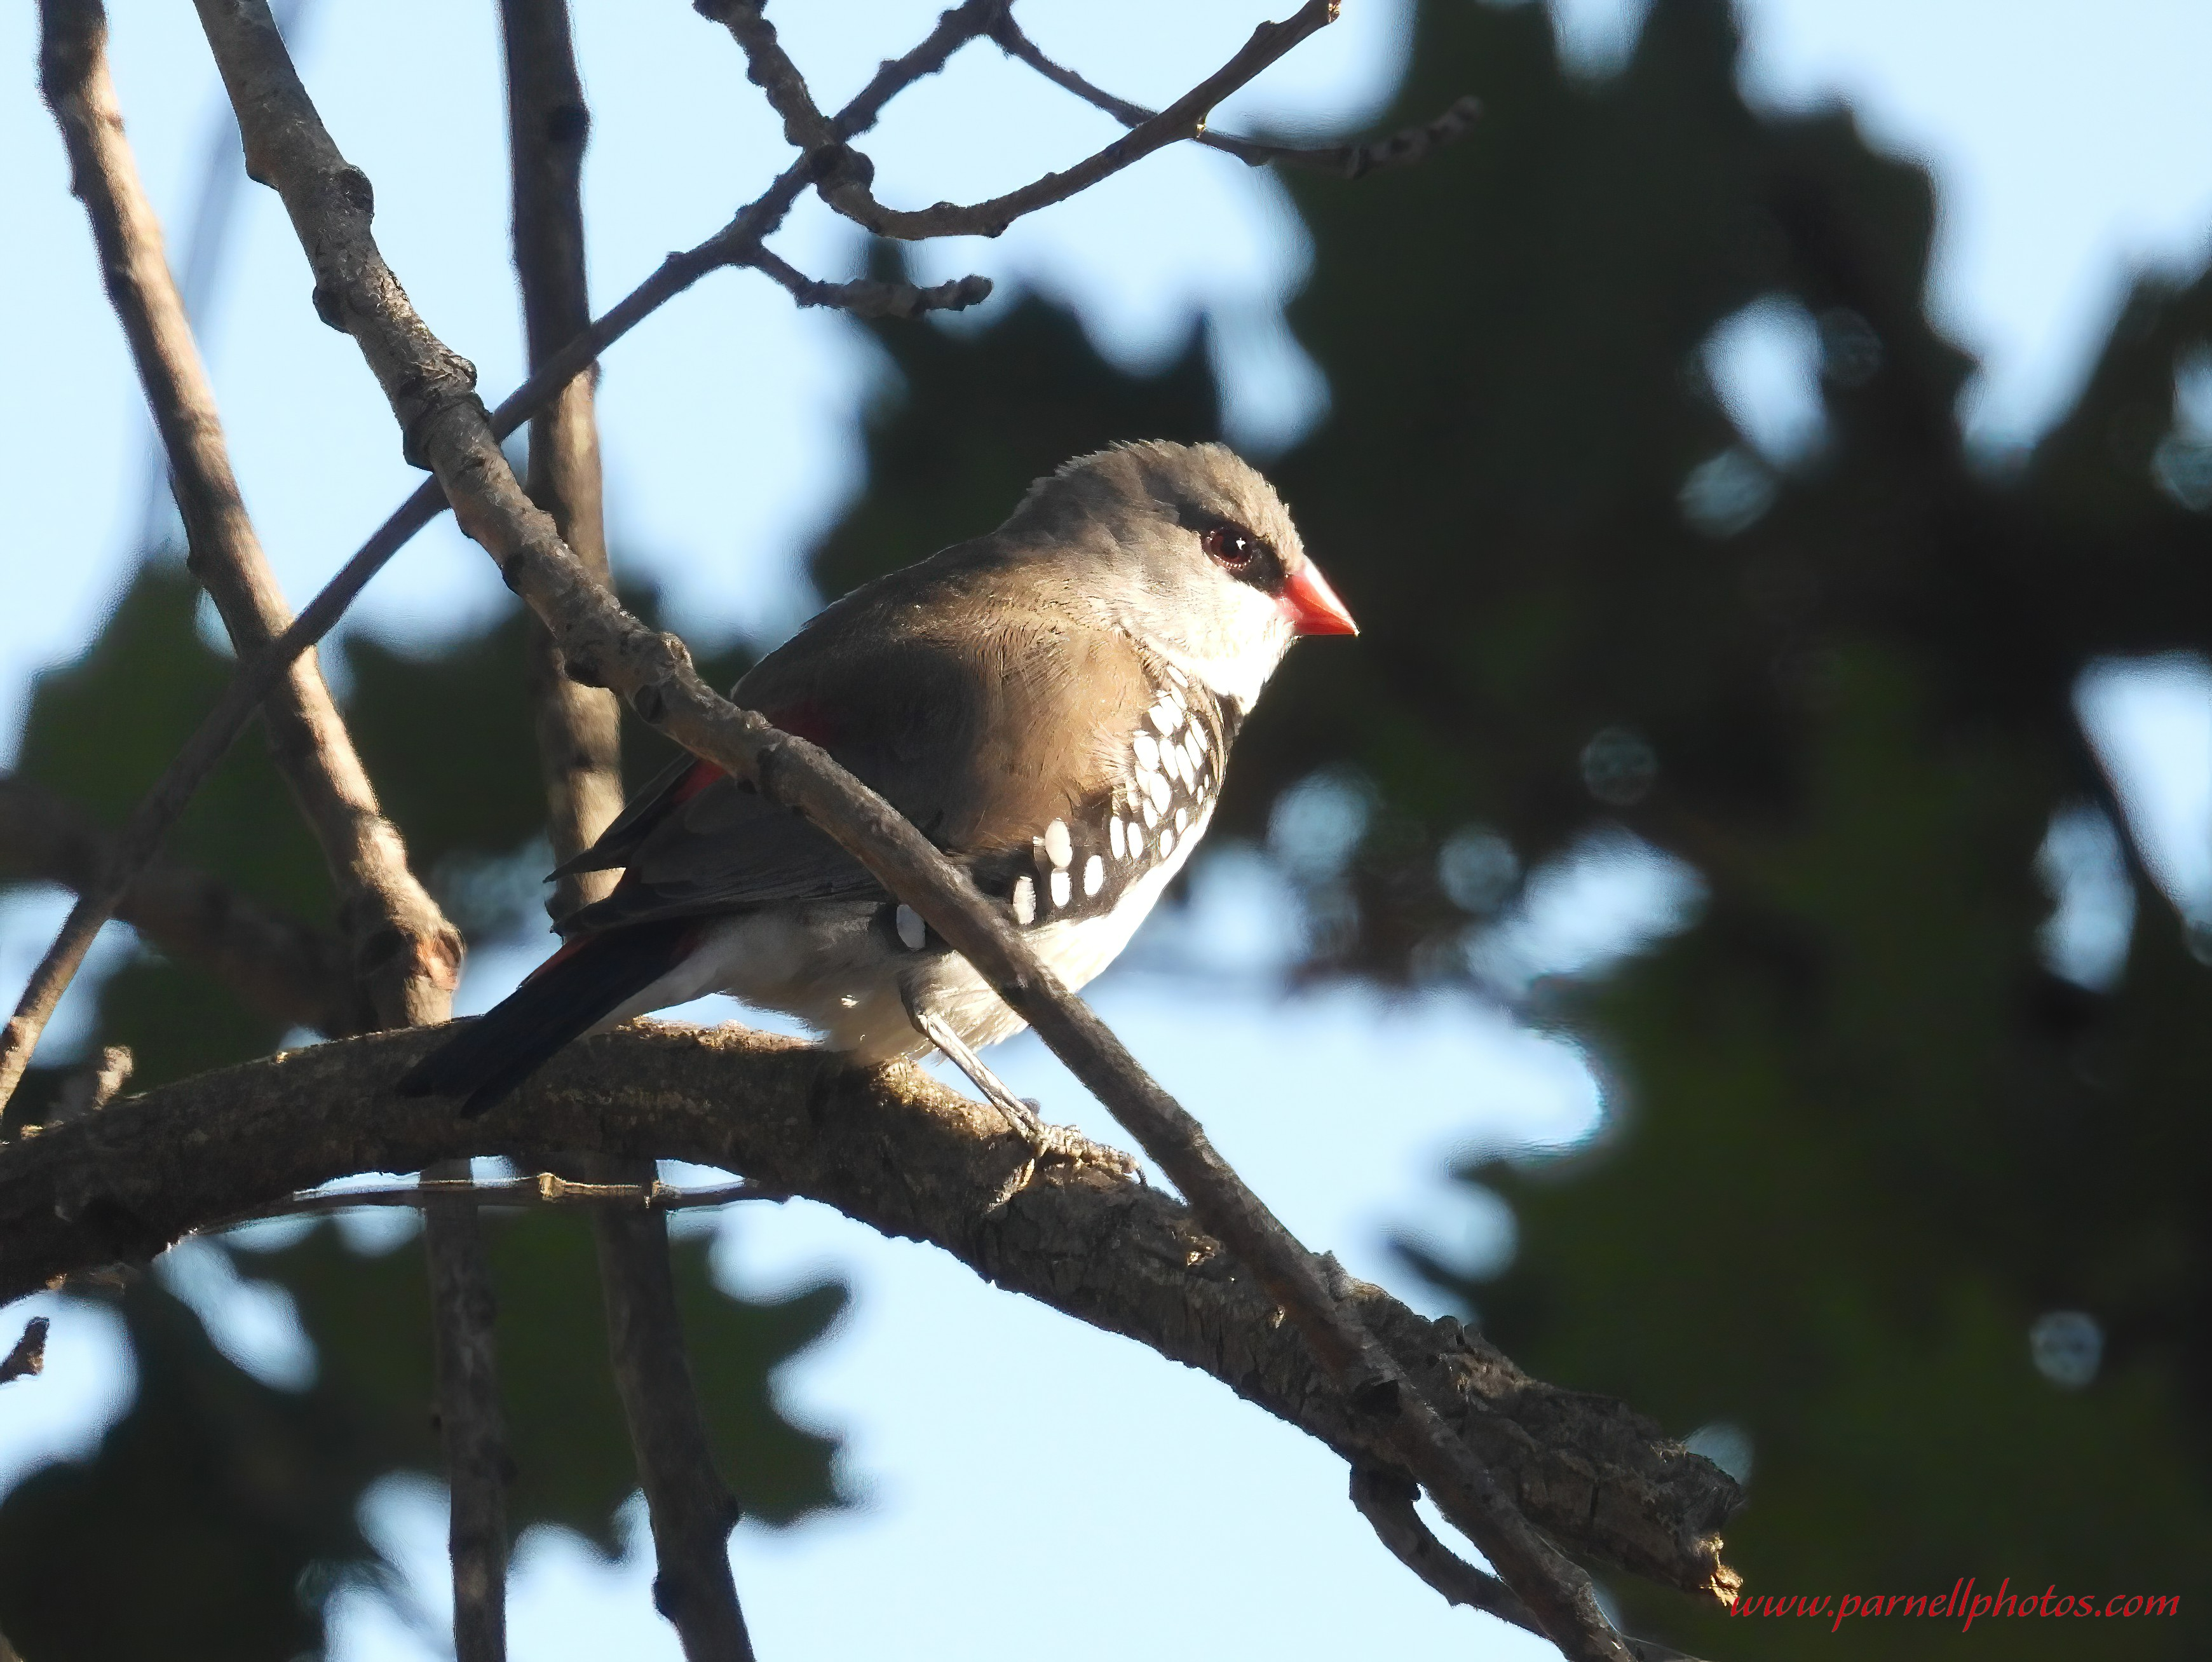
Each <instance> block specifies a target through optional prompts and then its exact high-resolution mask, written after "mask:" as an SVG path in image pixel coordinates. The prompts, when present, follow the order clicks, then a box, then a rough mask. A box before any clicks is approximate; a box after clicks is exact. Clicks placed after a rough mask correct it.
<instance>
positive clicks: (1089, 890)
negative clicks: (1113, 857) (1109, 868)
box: [1083, 854, 1106, 894]
mask: <svg viewBox="0 0 2212 1662" xmlns="http://www.w3.org/2000/svg"><path fill="white" fill-rule="evenodd" d="M1105 886H1106V862H1105V861H1103V860H1102V859H1100V858H1099V857H1098V856H1097V855H1095V854H1094V855H1091V858H1090V859H1088V860H1086V861H1084V862H1083V892H1084V893H1085V894H1096V893H1097V892H1098V891H1099V890H1101V889H1103V888H1104V887H1105Z"/></svg>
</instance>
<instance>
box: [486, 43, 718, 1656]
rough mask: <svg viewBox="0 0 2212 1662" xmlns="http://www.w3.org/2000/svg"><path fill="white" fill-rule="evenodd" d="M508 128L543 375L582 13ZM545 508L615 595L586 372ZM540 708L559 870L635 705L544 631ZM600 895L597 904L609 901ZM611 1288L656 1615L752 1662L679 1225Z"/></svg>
mask: <svg viewBox="0 0 2212 1662" xmlns="http://www.w3.org/2000/svg"><path fill="white" fill-rule="evenodd" d="M500 22H501V30H502V33H503V35H504V38H505V41H506V48H507V131H508V135H509V144H510V147H511V149H512V153H513V163H512V165H513V180H514V265H515V271H516V274H517V275H518V276H519V277H520V279H521V283H522V302H523V314H524V319H525V323H526V334H527V336H528V340H529V348H530V360H531V362H532V366H533V367H535V366H536V365H537V364H538V363H539V362H542V361H543V360H544V359H545V358H547V357H549V356H551V355H552V354H553V353H554V352H556V351H557V350H559V349H560V347H561V346H562V344H565V343H566V342H567V341H568V340H569V339H570V338H572V337H574V336H575V335H576V334H578V333H579V332H582V331H583V330H585V329H586V328H587V327H588V326H590V323H591V315H592V314H591V305H590V301H589V300H588V298H587V293H586V283H585V273H584V219H583V203H582V198H581V191H580V182H581V176H582V168H583V159H584V142H585V139H586V136H587V135H588V133H589V131H590V130H591V113H590V111H589V108H588V107H586V104H585V102H584V88H583V82H582V80H581V78H580V76H578V74H577V72H576V60H575V49H574V43H573V41H572V40H571V38H570V34H569V27H568V4H567V0H501V4H500ZM529 488H530V496H531V499H532V501H533V502H536V503H537V504H538V507H539V508H543V509H544V511H545V512H546V513H547V514H550V515H551V516H552V519H553V523H554V525H555V527H556V528H557V529H558V530H559V532H560V533H561V536H562V540H563V541H565V542H566V543H567V544H568V546H569V548H570V549H571V550H572V551H574V553H575V555H576V557H577V559H578V560H579V561H580V563H581V564H582V565H583V567H584V569H586V571H587V572H588V573H589V574H590V575H591V576H592V578H593V579H594V580H595V581H597V582H598V583H599V585H600V587H602V588H605V587H609V586H610V576H609V568H608V564H607V551H606V536H605V524H604V521H603V518H602V515H601V512H600V494H599V430H598V426H597V423H596V419H595V417H594V416H593V412H592V378H591V376H590V374H588V373H586V374H580V375H578V376H577V377H576V378H575V380H572V381H571V382H569V383H568V386H567V387H565V388H563V389H562V392H561V393H560V394H559V395H558V396H557V397H556V399H554V401H553V402H552V403H551V404H550V405H548V406H547V407H546V409H545V411H544V413H543V414H542V415H540V416H539V417H538V418H537V419H536V420H534V421H533V422H532V423H531V428H530V470H529ZM531 644H532V661H531V669H532V674H531V695H532V703H533V704H534V705H535V707H536V709H537V728H538V761H539V766H540V770H541V772H542V773H543V775H544V783H545V800H546V808H547V814H548V824H549V827H550V835H551V841H552V844H553V853H554V855H555V857H556V860H559V861H567V860H568V858H569V857H570V856H572V855H576V854H579V853H580V852H581V851H582V850H583V849H586V848H588V847H589V846H590V845H591V844H592V842H593V841H595V840H596V839H597V837H599V833H600V832H601V831H604V830H605V828H606V827H607V825H608V824H609V823H610V822H611V821H612V820H613V819H614V817H615V815H616V814H617V813H620V812H621V809H622V801H623V791H622V760H621V752H620V742H621V728H620V726H619V721H620V714H621V711H620V707H619V706H618V705H617V703H616V702H615V698H614V695H613V694H612V693H611V692H608V691H605V689H604V688H598V687H585V686H580V685H577V684H576V683H575V682H574V681H573V680H571V679H569V678H568V676H567V675H565V674H564V673H562V666H561V661H560V654H559V652H558V650H557V648H556V647H555V646H554V644H553V639H552V637H551V636H550V635H548V634H547V633H546V632H545V630H544V626H543V625H542V624H540V625H538V626H537V627H536V628H535V629H533V630H532V642H531ZM563 882H564V885H567V886H568V888H567V891H566V892H562V893H561V894H559V895H557V896H556V900H555V903H554V912H555V916H556V917H559V916H563V915H565V913H566V911H567V910H569V909H571V908H573V907H574V906H578V905H581V904H585V903H586V902H587V901H589V900H592V899H594V898H598V892H604V891H605V888H606V887H607V886H610V884H611V874H590V875H588V876H586V877H582V878H572V879H564V880H563ZM595 889H596V891H597V892H594V890H595ZM584 1169H585V1170H586V1172H587V1173H588V1174H589V1175H590V1176H592V1177H593V1178H599V1180H600V1181H601V1183H602V1184H615V1185H623V1184H627V1185H630V1186H632V1187H634V1188H636V1189H640V1190H643V1189H647V1188H649V1187H650V1186H651V1185H652V1184H653V1177H654V1170H653V1162H652V1161H651V1160H605V1159H599V1160H586V1163H585V1167H584ZM592 1234H593V1236H594V1238H595V1239H596V1243H597V1245H598V1249H599V1284H600V1290H601V1296H602V1298H603V1299H604V1300H605V1306H606V1316H607V1345H608V1352H609V1358H610V1360H611V1362H612V1364H613V1368H614V1376H615V1386H616V1391H617V1395H618V1396H619V1397H621V1399H622V1405H623V1417H624V1419H625V1420H626V1421H627V1422H628V1423H629V1436H630V1445H631V1447H632V1449H633V1450H634V1451H635V1456H636V1459H637V1467H638V1476H639V1479H640V1480H641V1483H642V1485H643V1487H644V1489H645V1499H646V1508H647V1515H648V1517H649V1519H650V1521H651V1524H652V1529H653V1552H654V1555H655V1557H656V1559H657V1561H658V1563H659V1572H658V1574H656V1575H655V1577H654V1579H653V1603H654V1604H656V1605H657V1606H658V1607H659V1610H660V1612H661V1614H662V1615H663V1616H666V1617H667V1618H668V1620H669V1621H670V1622H672V1623H673V1624H674V1625H675V1628H676V1630H677V1632H678V1635H680V1636H681V1638H682V1640H683V1643H684V1655H685V1657H686V1658H687V1659H689V1662H752V1656H753V1650H752V1641H751V1639H750V1635H748V1634H747V1632H746V1630H745V1618H744V1610H743V1609H742V1608H741V1607H740V1606H739V1604H738V1592H737V1583H736V1580H735V1579H734V1577H733V1576H732V1572H731V1568H730V1549H729V1539H730V1531H731V1530H732V1529H733V1528H735V1527H736V1525H737V1522H738V1502H737V1501H736V1499H735V1498H734V1497H733V1496H732V1495H731V1493H730V1491H729V1488H727V1486H726V1485H725V1484H724V1482H723V1481H722V1479H721V1476H720V1474H719V1473H718V1472H717V1471H716V1470H715V1468H714V1451H713V1449H712V1447H711V1446H709V1444H708V1439H707V1425H706V1420H705V1418H704V1416H703V1415H702V1413H701V1411H700V1408H699V1398H698V1393H697V1391H696V1389H695V1388H694V1387H693V1385H692V1380H691V1364H690V1357H689V1355H687V1354H686V1352H685V1349H684V1326H683V1318H682V1317H681V1315H680V1314H679V1313H678V1310H677V1306H676V1276H675V1270H674V1267H673V1265H672V1264H671V1261H670V1257H669V1251H668V1220H667V1218H666V1217H665V1215H663V1214H661V1213H659V1212H658V1211H656V1210H653V1209H650V1208H645V1209H632V1208H622V1209H619V1210H617V1209H614V1208H599V1209H598V1210H596V1211H595V1212H594V1213H593V1215H592Z"/></svg>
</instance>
